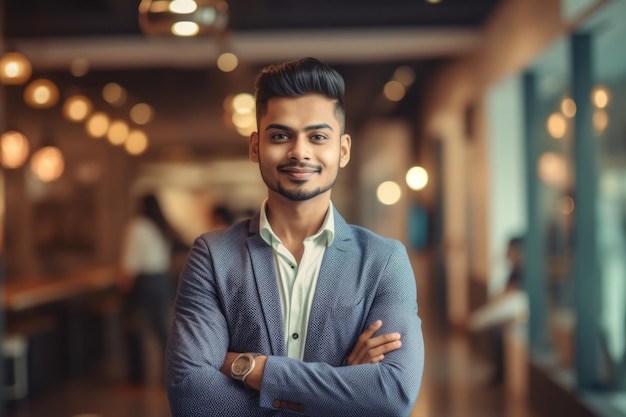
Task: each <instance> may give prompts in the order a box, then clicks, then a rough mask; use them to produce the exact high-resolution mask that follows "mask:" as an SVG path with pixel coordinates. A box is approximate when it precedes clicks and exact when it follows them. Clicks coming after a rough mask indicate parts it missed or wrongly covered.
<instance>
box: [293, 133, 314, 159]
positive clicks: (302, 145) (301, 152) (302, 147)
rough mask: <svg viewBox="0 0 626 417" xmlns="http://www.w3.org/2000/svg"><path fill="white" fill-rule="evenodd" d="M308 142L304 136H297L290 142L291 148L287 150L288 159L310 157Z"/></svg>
mask: <svg viewBox="0 0 626 417" xmlns="http://www.w3.org/2000/svg"><path fill="white" fill-rule="evenodd" d="M310 145H311V144H310V143H309V141H308V140H307V138H306V137H298V138H297V139H296V140H294V141H293V142H292V145H291V149H290V150H289V155H288V156H289V159H295V160H302V159H310V157H311V152H310V151H311V149H310Z"/></svg>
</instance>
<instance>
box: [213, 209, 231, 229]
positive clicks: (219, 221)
mask: <svg viewBox="0 0 626 417" xmlns="http://www.w3.org/2000/svg"><path fill="white" fill-rule="evenodd" d="M234 222H235V216H234V215H233V212H232V211H231V210H230V209H229V208H228V207H226V206H225V205H222V204H220V205H218V206H215V207H213V210H212V211H211V230H217V229H223V228H224V227H228V226H230V225H232V224H233V223H234Z"/></svg>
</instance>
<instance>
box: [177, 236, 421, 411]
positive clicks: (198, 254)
mask: <svg viewBox="0 0 626 417" xmlns="http://www.w3.org/2000/svg"><path fill="white" fill-rule="evenodd" d="M210 252H211V251H210V250H209V249H208V247H207V242H204V241H203V240H198V241H197V242H196V245H195V246H194V248H193V249H192V252H191V253H190V257H189V260H188V263H187V266H186V267H185V271H184V272H183V275H182V278H181V282H180V287H179V294H178V298H177V304H176V311H175V320H174V325H173V328H172V333H171V336H170V341H169V344H168V352H167V360H166V379H167V384H168V395H169V400H170V407H171V409H172V414H173V416H174V417H202V416H235V415H245V416H273V415H291V414H290V413H299V414H304V415H311V416H325V415H341V416H352V415H354V416H359V417H367V416H380V415H385V416H395V415H398V416H403V415H407V414H408V413H409V412H410V410H411V407H412V405H413V402H414V401H415V399H416V397H417V393H418V391H419V386H420V382H421V376H422V370H423V361H424V356H423V340H422V334H421V330H420V320H419V318H418V316H417V304H416V302H415V282H414V278H413V274H412V270H411V267H410V263H409V261H408V256H407V255H406V251H405V250H404V248H403V247H402V246H401V245H400V244H399V243H398V244H397V245H396V246H395V247H393V248H392V249H390V250H389V253H388V257H387V258H386V260H385V262H384V265H383V266H381V268H380V273H379V275H380V276H379V278H378V280H377V282H376V288H375V291H374V292H373V293H369V292H366V295H365V298H364V299H363V300H364V301H363V302H362V305H360V308H361V310H363V315H364V317H363V320H360V321H359V322H361V321H362V322H363V326H367V327H365V328H364V329H362V331H361V330H358V329H357V332H356V333H355V334H357V335H358V334H359V333H358V332H359V331H360V337H359V338H355V339H350V345H349V346H347V344H346V343H343V344H341V346H339V345H338V344H340V343H339V342H337V341H336V339H337V336H336V335H335V334H333V332H337V333H336V334H339V333H340V332H341V331H342V329H343V330H345V331H344V332H343V333H350V332H352V331H353V330H354V329H351V328H349V326H353V323H351V321H350V320H344V321H343V322H342V321H341V318H337V319H336V321H337V323H334V322H330V321H329V323H328V324H325V325H326V326H327V327H328V328H329V329H330V331H327V332H325V333H321V334H320V335H319V338H320V340H319V343H317V346H322V347H320V348H315V347H311V350H315V352H314V354H312V358H311V357H310V358H307V357H305V361H299V360H295V359H290V358H287V357H285V356H283V355H276V354H275V353H274V354H272V353H273V352H272V349H270V348H269V346H270V345H271V344H270V342H269V339H271V338H272V337H276V336H277V335H276V334H275V333H272V331H271V330H268V329H267V328H265V326H264V323H263V319H262V318H261V317H259V316H260V311H255V310H254V307H255V302H256V301H258V300H256V301H255V296H252V293H245V294H244V295H245V296H243V299H245V300H247V303H245V305H243V306H241V303H239V302H237V301H240V300H238V299H237V297H240V296H242V295H241V294H240V291H244V292H245V291H247V290H246V288H248V287H250V286H251V285H247V286H246V287H241V288H239V287H237V288H233V283H232V282H222V281H221V280H220V278H218V277H216V272H217V271H215V268H213V265H215V264H216V263H215V260H214V259H212V254H211V253H210ZM220 267H221V269H226V270H228V265H224V264H223V263H221V262H220ZM246 268H247V267H246V266H245V265H244V266H243V267H242V268H240V269H243V272H242V273H243V274H246V272H250V271H247V270H246ZM357 268H358V267H357ZM356 272H357V273H358V272H359V271H358V269H357V271H356ZM218 275H219V274H218ZM255 291H256V290H255ZM254 294H256V293H254ZM258 297H259V296H258V295H256V298H258ZM229 303H230V304H229ZM235 304H236V305H237V306H238V307H237V308H239V309H240V310H237V311H233V309H234V307H232V308H231V305H235ZM250 310H252V311H250ZM246 315H248V317H246ZM255 318H256V319H255ZM242 327H243V328H244V330H243V331H242V330H241V328H242ZM277 328H278V329H281V330H280V331H281V332H282V328H281V326H277ZM379 331H380V334H378V333H377V332H379ZM281 337H282V336H281ZM281 340H282V339H281ZM399 344H400V345H399ZM344 345H345V346H344ZM236 352H258V353H260V354H261V355H262V356H260V357H259V358H257V359H259V365H258V366H259V368H258V369H257V372H253V374H251V375H249V376H248V378H247V379H246V381H247V383H248V385H250V386H251V387H252V388H253V389H250V388H246V387H245V386H243V385H242V384H241V383H239V382H238V381H234V380H232V379H231V378H230V377H229V376H228V375H230V363H232V360H233V359H234V358H235V357H236V355H237V353H236ZM343 352H345V353H343ZM220 371H221V372H220Z"/></svg>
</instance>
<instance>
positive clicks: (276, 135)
mask: <svg viewBox="0 0 626 417" xmlns="http://www.w3.org/2000/svg"><path fill="white" fill-rule="evenodd" d="M272 139H273V140H287V139H289V136H287V135H285V134H284V133H274V134H273V135H272Z"/></svg>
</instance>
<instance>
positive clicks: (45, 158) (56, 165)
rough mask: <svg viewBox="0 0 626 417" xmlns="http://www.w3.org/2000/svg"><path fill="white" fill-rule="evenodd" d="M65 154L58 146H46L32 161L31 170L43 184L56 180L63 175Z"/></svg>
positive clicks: (36, 153)
mask: <svg viewBox="0 0 626 417" xmlns="http://www.w3.org/2000/svg"><path fill="white" fill-rule="evenodd" d="M64 168H65V162H64V161H63V154H62V153H61V151H60V150H59V148H57V147H56V146H44V147H43V148H41V149H39V150H38V151H37V152H35V154H34V155H33V157H32V158H31V159H30V169H31V171H32V172H33V174H35V176H36V177H37V178H39V179H40V180H41V181H43V182H51V181H54V180H56V179H57V178H59V177H60V176H61V174H63V169H64Z"/></svg>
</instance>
